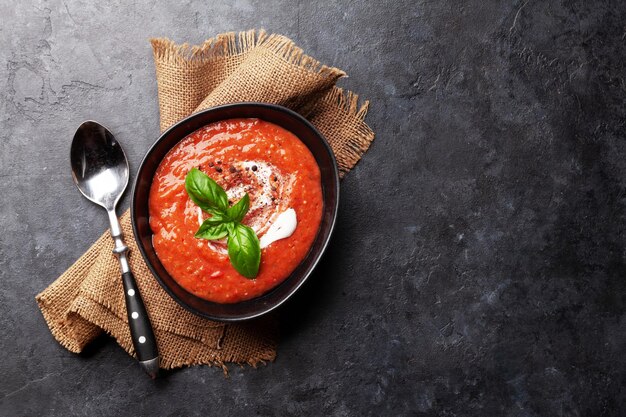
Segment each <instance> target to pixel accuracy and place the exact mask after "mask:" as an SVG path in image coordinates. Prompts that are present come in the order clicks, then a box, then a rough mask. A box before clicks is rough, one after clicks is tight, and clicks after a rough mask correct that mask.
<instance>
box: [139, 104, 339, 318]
mask: <svg viewBox="0 0 626 417" xmlns="http://www.w3.org/2000/svg"><path fill="white" fill-rule="evenodd" d="M240 117H254V118H259V119H262V120H266V121H268V122H271V123H274V124H277V125H278V126H281V127H283V128H285V129H287V130H289V131H290V132H292V133H293V134H295V135H296V136H297V137H298V138H299V139H300V140H301V141H302V142H303V143H304V144H305V145H306V146H307V147H308V148H309V150H310V151H311V153H312V154H313V156H314V157H315V160H316V161H317V164H318V165H319V168H320V172H321V179H322V195H323V200H324V211H323V215H322V222H321V225H320V229H319V231H318V233H317V237H316V238H315V241H314V242H313V245H312V247H311V249H310V250H309V253H308V254H307V256H306V258H305V259H304V260H303V261H302V262H301V263H300V265H299V266H298V267H297V268H296V269H295V271H294V272H293V273H292V274H291V275H290V276H289V277H288V278H287V279H286V280H285V281H283V282H282V283H281V284H280V285H278V286H277V287H276V288H274V289H272V290H270V291H269V292H268V293H266V294H264V295H262V296H260V297H257V298H254V299H252V300H248V301H242V302H239V303H235V304H218V303H213V302H210V301H207V300H204V299H202V298H199V297H197V296H195V295H193V294H191V293H189V292H187V291H186V290H185V289H184V288H182V287H181V286H180V285H178V283H176V281H175V280H174V279H173V278H172V277H171V276H170V274H169V273H168V272H167V271H166V270H165V268H164V267H163V265H162V264H161V261H160V260H159V258H158V257H157V255H156V253H155V251H154V247H153V246H152V230H151V229H150V223H149V211H148V197H149V193H150V185H151V183H152V178H153V177H154V173H155V172H156V169H157V167H158V166H159V164H160V163H161V160H163V158H164V157H165V155H166V154H167V153H168V152H169V150H170V149H172V147H174V146H175V145H176V144H177V143H178V142H180V141H181V140H182V139H184V138H185V137H186V136H187V135H189V134H190V133H192V132H194V131H196V130H197V129H200V128H201V127H203V126H205V125H207V124H209V123H213V122H217V121H220V120H225V119H232V118H240ZM338 204H339V172H338V169H337V162H336V161H335V156H334V154H333V152H332V150H331V149H330V146H329V145H328V142H326V139H324V137H323V136H322V135H321V134H320V132H318V131H317V129H315V127H313V125H311V124H310V123H309V122H308V121H307V120H306V119H304V118H303V117H302V116H300V115H299V114H297V113H295V112H293V111H291V110H289V109H287V108H285V107H281V106H276V105H270V104H263V103H238V104H229V105H226V106H220V107H214V108H211V109H208V110H205V111H202V112H200V113H196V114H194V115H192V116H189V117H187V118H186V119H184V120H181V121H180V122H178V123H176V124H175V125H174V126H172V127H171V128H169V129H168V130H167V131H166V132H165V133H163V134H162V135H161V137H160V138H159V139H157V141H156V142H155V143H154V145H152V147H151V148H150V150H149V151H148V153H147V154H146V156H145V158H144V159H143V161H142V162H141V166H140V167H139V172H138V173H137V179H136V180H135V185H134V188H133V198H132V203H131V219H132V224H133V231H134V233H135V239H136V240H137V244H138V246H139V250H140V251H141V254H142V256H143V258H144V260H145V261H146V263H147V264H148V267H149V268H150V270H151V271H152V273H153V274H154V276H155V277H156V279H157V281H159V283H160V284H161V286H162V287H163V288H164V289H165V291H166V292H167V293H168V294H169V295H170V296H171V297H172V298H173V299H174V300H176V301H177V302H178V303H179V304H180V305H181V306H183V307H184V308H186V309H187V310H189V311H191V312H193V313H195V314H198V315H200V316H203V317H206V318H209V319H212V320H219V321H240V320H246V319H251V318H254V317H258V316H260V315H262V314H265V313H267V312H269V311H271V310H273V309H275V308H276V307H278V306H279V305H281V304H282V303H284V302H285V301H286V300H287V299H288V298H289V297H291V295H293V294H294V293H295V292H296V291H297V290H298V288H300V286H302V284H303V283H304V281H305V280H306V279H307V278H308V277H309V275H310V274H311V272H312V271H313V269H314V268H315V265H317V263H318V261H319V260H320V257H321V256H322V254H323V252H324V250H325V249H326V246H327V244H328V241H329V239H330V235H331V233H332V231H333V228H334V225H335V218H336V216H337V207H338Z"/></svg>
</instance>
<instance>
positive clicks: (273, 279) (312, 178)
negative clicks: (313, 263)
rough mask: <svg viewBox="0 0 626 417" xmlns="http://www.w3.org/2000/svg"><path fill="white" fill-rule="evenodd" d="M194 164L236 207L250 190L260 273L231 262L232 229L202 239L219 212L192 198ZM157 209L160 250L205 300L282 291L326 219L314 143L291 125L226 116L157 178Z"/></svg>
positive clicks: (154, 223) (248, 225)
mask: <svg viewBox="0 0 626 417" xmlns="http://www.w3.org/2000/svg"><path fill="white" fill-rule="evenodd" d="M194 168H197V169H198V170H200V171H201V172H202V173H203V174H206V175H207V176H208V177H209V178H210V179H212V180H213V181H214V182H215V183H217V186H218V187H217V188H220V187H221V189H223V190H224V191H225V192H226V196H227V198H228V207H232V206H234V205H235V204H237V202H239V201H241V200H242V199H244V197H245V196H246V194H247V196H248V197H245V199H246V202H248V201H247V200H248V199H249V208H248V210H247V211H246V212H245V215H244V216H243V218H242V219H241V220H240V227H244V228H245V229H246V230H249V229H252V231H254V232H255V234H256V236H257V237H256V238H254V239H255V242H256V243H255V245H256V247H257V248H260V264H259V263H258V258H257V265H258V272H257V273H256V276H254V277H249V276H248V277H246V276H244V275H242V274H241V273H240V272H238V269H236V268H235V266H234V265H233V262H234V261H232V260H231V259H229V253H230V249H231V246H230V245H229V242H228V241H229V239H232V237H231V236H232V234H231V235H226V236H224V237H221V235H220V234H217V235H215V236H214V238H212V239H211V240H207V239H205V238H201V237H196V233H197V232H198V230H199V228H200V226H201V225H202V224H203V223H205V221H206V220H207V219H211V218H214V220H216V219H218V217H219V213H217V214H216V212H214V211H212V210H210V209H207V208H206V207H204V209H203V208H201V207H200V206H199V205H198V204H196V202H194V201H193V200H192V198H191V197H190V194H189V192H188V190H187V189H186V186H185V180H186V178H187V176H188V175H189V173H190V171H192V170H193V169H194ZM193 171H195V170H193ZM198 174H199V173H198ZM207 181H210V180H207ZM221 189H220V192H221ZM242 203H243V202H242ZM241 205H242V204H239V206H241ZM149 209H150V227H151V229H152V231H153V233H154V235H153V245H154V249H155V251H156V254H157V256H158V257H159V259H160V260H161V263H162V264H163V266H164V267H165V269H166V270H167V271H168V272H169V274H170V275H171V276H172V278H173V279H174V280H176V282H178V284H180V285H181V286H182V287H183V288H185V289H186V290H187V291H189V292H191V293H192V294H195V295H196V296H198V297H201V298H203V299H206V300H209V301H213V302H216V303H236V302H240V301H244V300H249V299H251V298H255V297H258V296H260V295H262V294H264V293H266V292H267V291H269V290H270V289H272V288H274V287H275V286H277V285H278V284H280V283H281V282H282V281H284V280H285V279H286V278H287V277H288V276H289V275H290V274H291V273H292V272H293V271H294V269H295V268H296V267H297V266H298V264H299V263H300V262H301V261H302V260H303V259H304V258H305V257H306V256H307V253H308V251H309V249H310V248H311V245H312V244H313V241H314V240H315V237H316V235H317V232H318V229H319V226H320V222H321V218H322V210H323V199H322V186H321V181H320V170H319V167H318V166H317V163H316V162H315V158H314V157H313V155H312V154H311V152H310V151H309V149H308V148H307V147H306V145H304V144H303V143H302V142H301V141H300V140H299V139H298V138H297V137H296V136H295V135H294V134H292V133H291V132H289V131H288V130H286V129H283V128H282V127H280V126H277V125H275V124H273V123H270V122H266V121H263V120H260V119H229V120H224V121H220V122H216V123H211V124H209V125H207V126H204V127H202V128H201V129H199V130H197V131H195V132H193V133H191V134H190V135H189V136H187V137H186V138H184V139H183V140H182V141H180V142H179V143H178V144H177V145H176V146H174V147H173V148H172V149H171V150H170V152H169V153H168V154H167V155H166V156H165V158H164V159H163V161H162V162H161V164H160V165H159V167H158V168H157V170H156V173H155V175H154V179H153V181H152V186H151V188H150V199H149ZM242 213H243V212H242ZM206 223H210V222H206ZM232 224H233V223H230V224H228V226H229V227H230V229H229V230H230V231H231V233H232V230H233V229H232ZM234 224H237V223H234ZM224 230H226V229H224ZM224 234H226V231H224ZM253 235H254V234H253ZM231 243H235V242H231ZM230 254H231V255H232V253H230ZM231 257H232V256H231ZM240 270H241V269H240ZM255 271H256V270H255Z"/></svg>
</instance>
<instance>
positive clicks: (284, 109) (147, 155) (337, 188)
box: [130, 101, 340, 323]
mask: <svg viewBox="0 0 626 417" xmlns="http://www.w3.org/2000/svg"><path fill="white" fill-rule="evenodd" d="M238 107H259V108H269V109H271V110H273V111H278V112H282V113H286V114H287V115H289V116H290V117H292V118H295V119H298V120H299V122H300V123H302V124H304V125H305V126H306V127H307V128H309V129H311V130H312V131H313V132H314V133H315V136H317V137H318V138H319V139H321V142H322V145H323V146H324V148H325V149H326V151H327V152H328V154H329V155H330V160H331V168H332V185H333V186H334V189H335V192H336V198H335V204H334V206H332V207H331V210H332V219H331V221H330V224H329V226H328V234H327V236H326V238H325V239H324V241H323V242H322V244H321V246H320V248H319V250H318V253H317V254H315V255H314V259H313V261H312V263H311V265H310V267H309V268H308V269H307V270H306V271H304V273H303V276H302V277H301V278H300V280H299V282H298V283H297V284H296V285H295V286H294V287H293V288H291V289H290V290H289V292H287V293H286V294H285V295H284V296H283V297H282V298H281V299H280V300H279V301H278V302H276V303H274V304H272V305H270V306H269V307H265V308H262V309H260V310H259V311H256V312H253V313H248V314H242V315H240V316H231V317H221V316H215V315H211V314H207V313H206V312H203V311H200V310H198V309H196V308H195V307H192V306H191V305H189V304H187V303H186V302H184V301H183V300H181V299H180V298H179V297H178V296H177V295H176V294H175V293H174V291H173V290H172V289H170V288H169V286H168V285H167V284H166V283H165V282H164V281H163V280H162V279H161V277H160V276H159V274H158V272H157V271H156V269H155V268H154V266H153V265H152V263H151V262H150V260H149V259H148V255H147V253H146V248H144V247H143V244H142V243H141V241H140V239H139V238H138V231H137V221H136V210H135V201H136V198H137V192H138V183H139V173H140V172H141V170H142V169H143V168H144V165H145V164H146V162H147V161H148V159H149V158H150V156H151V155H152V153H153V152H154V151H155V149H156V147H157V145H158V144H159V143H160V142H161V141H162V140H164V138H166V137H167V136H168V135H169V134H170V133H171V132H172V131H173V130H174V129H176V128H178V127H179V125H181V124H184V123H187V122H189V121H190V120H192V119H195V118H198V117H202V116H203V115H204V114H206V113H211V112H214V111H219V110H225V109H234V108H235V109H236V108H238ZM230 118H233V117H230ZM259 118H260V119H262V117H259ZM224 120H227V119H224ZM196 130H197V129H195V130H193V131H190V132H189V133H187V134H186V135H185V136H184V137H182V138H181V139H180V140H179V141H178V142H176V144H178V143H180V141H182V140H183V139H184V138H185V137H187V136H188V135H190V134H191V133H193V132H195V131H196ZM292 133H293V132H292ZM293 134H294V135H295V133H293ZM297 136H298V135H296V137H297ZM176 144H175V145H173V146H172V147H170V149H169V150H171V149H172V148H173V147H174V146H176ZM169 150H168V152H169ZM160 163H161V161H159V164H160ZM150 184H152V180H150ZM148 195H149V193H148ZM339 199H340V186H339V167H338V164H337V158H336V157H335V153H334V152H333V150H332V148H331V146H330V144H329V143H328V140H327V139H326V137H325V136H324V135H322V133H321V132H320V131H319V130H318V129H317V128H316V127H315V126H314V125H313V124H312V123H311V122H309V121H308V120H307V119H306V118H305V117H303V116H302V115H300V114H299V113H297V112H295V111H293V110H291V109H289V108H287V107H284V106H281V105H278V104H271V103H262V102H253V101H251V102H238V103H231V104H224V105H220V106H214V107H210V108H208V109H204V110H201V111H199V112H196V113H193V114H191V115H189V116H187V117H185V118H183V119H181V120H179V121H178V122H176V123H174V124H173V125H171V126H170V127H169V128H167V129H166V130H165V131H164V132H162V133H161V134H160V135H159V137H158V138H157V139H156V140H155V141H154V143H152V145H150V148H149V149H148V150H147V151H146V153H145V155H144V157H143V158H142V160H141V163H140V164H139V167H138V169H137V171H136V173H135V178H134V180H133V189H132V193H131V202H130V220H131V225H132V230H133V235H134V236H133V237H134V239H135V243H136V244H137V247H138V248H139V252H140V253H141V257H142V258H143V260H144V262H145V264H146V265H147V266H148V269H149V270H150V272H151V274H152V275H153V276H154V278H155V279H156V281H157V282H158V283H159V285H160V286H161V288H163V289H164V290H165V292H166V293H167V294H168V295H169V296H170V297H171V298H172V299H173V300H174V301H175V302H176V303H177V304H178V305H180V306H181V307H183V308H184V309H185V310H187V311H189V312H191V313H193V314H195V315H197V316H200V317H204V318H207V319H210V320H214V321H220V322H228V323H233V322H242V321H246V320H251V319H254V318H258V317H260V316H263V315H266V314H268V313H270V312H271V311H274V310H276V309H277V308H278V307H280V306H281V305H283V304H284V303H285V302H286V301H287V300H289V299H290V298H291V297H292V296H293V295H294V294H295V293H296V292H297V291H298V290H299V289H300V287H302V286H303V285H304V283H305V282H306V281H307V280H308V279H309V277H310V275H311V274H312V273H313V271H314V270H315V269H316V268H317V265H318V264H319V262H320V260H321V259H322V257H323V255H324V254H325V252H326V249H327V248H328V245H329V243H330V239H331V237H332V235H333V232H334V230H335V225H336V222H337V215H338V212H339ZM324 204H327V203H326V201H324ZM318 233H319V231H318ZM307 256H308V255H307ZM305 259H306V257H305V258H303V259H302V261H300V264H298V265H301V264H302V262H304V260H305ZM296 268H297V267H296ZM289 278H290V277H287V279H289ZM172 279H173V278H172ZM283 282H285V281H283ZM281 284H282V282H281ZM281 284H279V285H278V286H280V285H281ZM278 286H276V287H274V288H272V289H270V290H269V291H272V290H273V289H275V288H278ZM181 288H183V287H181ZM183 290H184V291H186V292H187V293H189V294H191V295H193V296H195V295H194V294H192V293H190V292H189V291H187V290H186V289H185V288H183ZM269 291H268V292H269ZM265 294H267V292H266V293H265ZM261 296H262V295H261ZM195 297H197V296H195ZM198 298H200V297H198ZM252 300H254V298H252V299H251V300H245V301H252ZM207 301H208V300H207ZM209 302H211V301H209ZM216 304H218V303H216ZM232 304H233V305H236V304H237V303H232Z"/></svg>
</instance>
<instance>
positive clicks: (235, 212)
mask: <svg viewBox="0 0 626 417" xmlns="http://www.w3.org/2000/svg"><path fill="white" fill-rule="evenodd" d="M249 208H250V197H249V196H248V193H246V194H245V195H244V196H243V197H241V200H239V201H238V202H237V204H235V205H234V206H232V207H230V208H229V209H228V210H226V214H227V215H228V217H230V219H231V220H232V221H234V222H240V221H241V220H243V218H244V217H245V216H246V213H247V212H248V209H249Z"/></svg>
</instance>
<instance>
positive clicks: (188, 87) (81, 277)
mask: <svg viewBox="0 0 626 417" xmlns="http://www.w3.org/2000/svg"><path fill="white" fill-rule="evenodd" d="M152 47H153V50H154V60H155V64H156V77H157V84H158V92H159V108H160V113H161V130H164V129H166V128H167V127H169V126H170V125H172V124H173V123H175V122H177V121H178V120H180V119H182V118H183V117H186V116H188V115H189V114H191V113H193V112H195V111H199V110H202V109H206V108H209V107H212V106H216V105H220V104H226V103H234V102H242V101H261V102H268V103H277V104H281V105H283V106H287V107H290V108H292V109H294V110H296V111H298V112H299V113H301V114H302V115H304V116H305V117H307V118H308V119H309V120H310V121H311V122H312V123H313V124H314V125H315V126H317V128H318V129H319V130H320V131H321V132H322V133H323V134H324V135H325V136H326V138H327V139H328V140H329V142H330V144H331V146H332V148H333V151H334V153H335V155H336V157H337V161H338V163H339V168H340V170H341V175H342V176H343V175H344V174H345V173H347V172H348V171H349V170H350V169H351V168H352V167H353V166H354V164H356V162H357V161H358V160H359V159H360V158H361V155H362V154H363V153H364V152H365V151H366V150H367V148H368V147H369V145H370V143H371V141H372V140H373V139H374V133H373V132H372V130H371V129H370V128H369V127H368V126H367V125H366V124H365V122H364V121H363V119H364V117H365V113H366V111H367V106H368V103H367V102H365V103H363V104H362V105H359V104H358V97H357V96H356V95H355V94H352V93H351V92H344V91H342V90H341V89H340V88H338V87H336V86H335V82H336V81H337V80H338V79H339V78H340V77H342V76H343V75H345V74H344V72H343V71H341V70H339V69H337V68H332V67H327V66H325V65H321V64H320V63H319V62H317V61H316V60H315V59H313V58H311V57H309V56H307V55H304V54H303V52H302V50H301V49H300V48H298V47H297V46H296V45H294V43H293V42H292V41H291V40H290V39H288V38H286V37H284V36H280V35H268V34H266V33H265V32H264V31H258V32H257V31H248V32H241V33H239V34H235V33H226V34H222V35H218V36H216V37H215V38H212V39H209V40H207V41H206V42H204V43H203V44H202V45H200V46H188V45H187V44H184V45H180V46H177V45H175V44H174V43H173V42H172V41H170V40H168V39H153V40H152ZM121 223H122V228H123V230H124V234H125V237H126V243H127V244H128V245H129V247H130V253H131V255H130V263H131V267H132V270H133V271H134V273H135V277H136V279H137V283H138V285H139V287H140V289H141V293H142V295H143V298H144V301H145V303H146V308H147V309H148V313H149V315H150V318H151V320H152V324H153V326H154V330H155V335H156V338H157V342H158V345H159V351H160V353H161V358H162V360H161V367H163V368H166V369H168V368H174V367H180V366H183V365H195V364H212V365H220V366H222V367H224V363H226V362H235V363H240V364H241V363H248V364H250V365H253V366H255V365H257V364H258V363H260V362H265V361H271V360H273V359H274V358H275V356H276V343H277V342H276V340H277V334H276V318H274V317H267V318H264V319H260V320H255V321H251V322H247V323H244V324H227V325H225V324H222V323H216V322H213V321H209V320H206V319H202V318H199V317H197V316H195V315H193V314H191V313H189V312H187V311H186V310H184V309H183V308H182V307H180V306H179V305H178V304H176V302H175V301H174V300H172V299H171V298H170V297H169V296H168V295H167V294H166V293H165V291H164V290H163V289H162V288H161V287H160V286H159V284H158V283H157V282H156V280H155V279H154V277H153V276H152V275H151V273H150V272H149V270H148V268H147V266H146V265H145V263H144V262H143V260H142V259H141V256H140V254H139V251H138V250H137V246H136V244H135V241H134V237H133V232H132V229H131V226H130V220H129V213H128V212H126V213H125V214H124V215H123V216H122V219H121ZM112 249H113V242H112V239H111V238H110V236H109V233H108V232H106V233H104V234H103V235H102V236H101V237H100V238H99V239H98V240H97V241H96V243H94V244H93V246H91V248H89V250H88V251H87V252H86V253H85V254H84V255H83V256H81V257H80V258H79V259H78V261H76V263H75V264H74V265H72V266H71V267H70V268H69V269H68V270H67V271H66V272H65V273H64V274H63V275H61V276H60V277H59V278H58V279H57V280H56V281H54V282H53V283H52V284H51V285H50V286H49V287H48V288H46V289H45V290H44V291H43V292H42V293H41V294H39V295H37V297H36V299H37V302H38V304H39V307H40V309H41V311H42V313H43V315H44V317H45V320H46V321H47V323H48V326H49V327H50V331H51V332H52V334H53V335H54V337H55V338H56V339H57V340H58V341H59V342H60V343H61V344H62V345H63V346H65V347H66V348H67V349H69V350H70V351H72V352H80V351H81V350H82V349H83V348H84V347H85V345H87V344H88V343H89V342H90V341H92V340H93V339H94V338H95V337H97V336H98V335H99V334H101V333H102V332H103V331H104V332H106V333H108V334H110V335H111V336H113V337H114V338H115V339H116V340H117V342H118V343H119V345H120V346H122V348H124V349H125V350H126V351H127V352H128V353H129V354H131V355H133V354H134V350H133V345H132V342H131V339H130V331H129V329H128V324H127V319H126V309H125V305H124V297H123V291H122V281H121V279H120V272H119V267H118V264H117V260H116V258H115V257H114V256H113V255H112V252H111V251H112Z"/></svg>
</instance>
